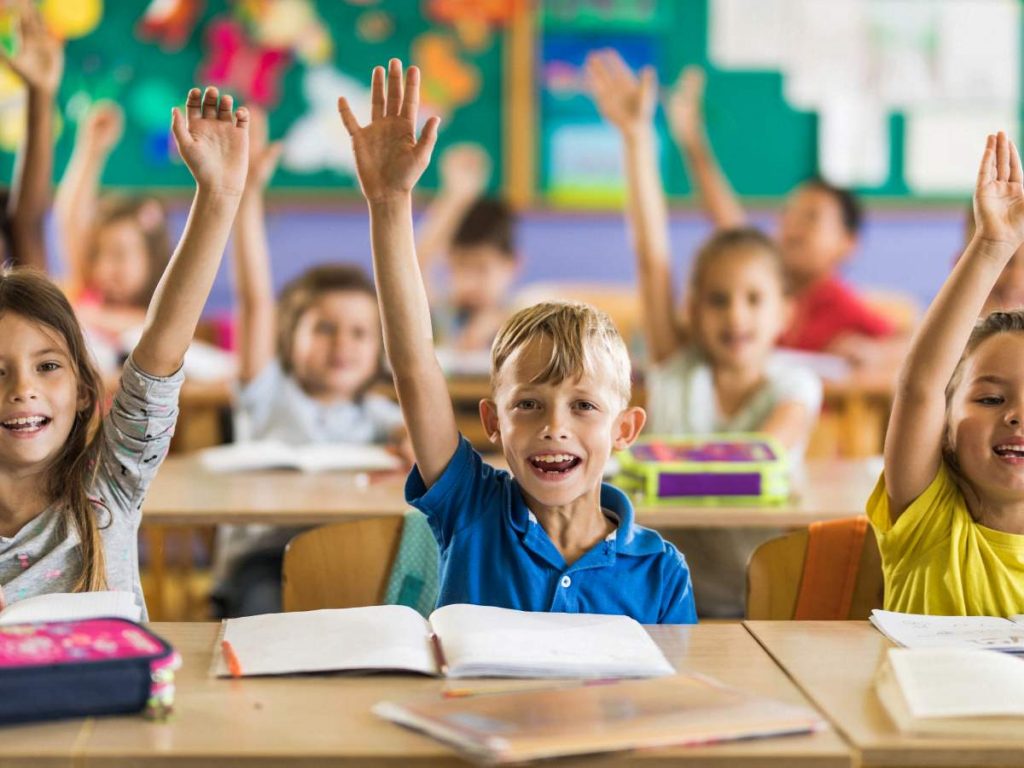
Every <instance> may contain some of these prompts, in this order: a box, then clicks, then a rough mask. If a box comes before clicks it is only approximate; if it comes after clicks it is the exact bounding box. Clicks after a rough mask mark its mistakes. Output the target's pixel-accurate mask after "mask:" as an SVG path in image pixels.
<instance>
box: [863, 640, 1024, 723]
mask: <svg viewBox="0 0 1024 768" xmlns="http://www.w3.org/2000/svg"><path fill="white" fill-rule="evenodd" d="M875 687H876V690H877V692H878V698H879V699H880V700H881V702H882V704H883V705H884V706H885V708H886V711H887V712H888V713H889V715H890V717H891V718H892V719H893V721H894V722H895V723H896V725H897V726H899V728H900V729H901V730H903V731H906V732H909V733H920V734H932V735H947V736H993V737H1006V738H1015V739H1019V738H1020V737H1021V734H1022V733H1024V660H1022V659H1019V658H1017V657H1015V656H1009V655H1006V654H1003V653H993V652H992V651H990V650H976V649H965V648H917V649H910V648H890V649H889V650H888V653H887V656H886V660H885V662H883V664H882V666H881V667H880V669H879V671H878V673H877V674H876V677H875Z"/></svg>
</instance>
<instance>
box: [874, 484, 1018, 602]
mask: <svg viewBox="0 0 1024 768" xmlns="http://www.w3.org/2000/svg"><path fill="white" fill-rule="evenodd" d="M867 515H868V519H869V520H871V524H872V526H874V529H875V534H876V536H877V538H878V548H879V550H880V552H881V554H882V572H883V573H884V574H885V607H886V609H888V610H890V611H903V612H905V613H927V614H933V615H943V616H1010V615H1013V614H1015V613H1024V535H1020V534H1015V533H1004V532H1003V531H996V530H993V529H991V528H986V527H985V526H984V525H979V524H978V523H976V522H974V520H973V518H971V514H970V512H968V511H967V504H966V502H965V501H964V496H963V493H961V491H960V489H959V488H958V487H957V484H956V481H955V480H954V479H953V476H952V475H951V474H950V472H949V469H948V468H947V467H946V465H945V464H942V465H941V466H940V467H939V472H938V474H937V475H936V476H935V479H934V480H932V482H931V485H929V486H928V487H927V488H926V489H925V491H924V493H922V494H921V495H920V496H918V497H917V498H916V499H915V500H914V502H913V503H912V504H911V505H910V506H909V507H907V510H906V511H905V512H904V513H903V514H902V515H900V518H899V520H897V521H896V525H893V524H892V522H891V520H890V517H889V496H888V494H887V493H886V490H885V475H882V477H880V478H879V479H878V485H876V486H875V490H874V492H873V493H872V494H871V498H869V499H868V505H867Z"/></svg>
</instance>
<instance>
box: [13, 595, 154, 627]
mask: <svg viewBox="0 0 1024 768" xmlns="http://www.w3.org/2000/svg"><path fill="white" fill-rule="evenodd" d="M110 616H113V617H116V618H119V619H131V620H132V621H138V620H139V619H140V618H141V616H142V608H141V607H139V605H138V603H136V602H135V595H133V594H132V593H131V592H68V593H53V594H49V595H36V596H35V597H26V598H25V599H24V600H18V601H17V602H16V603H11V604H9V605H8V606H7V607H6V608H5V609H4V610H3V611H0V625H5V624H31V623H34V622H40V621H71V620H73V619H97V618H107V617H110Z"/></svg>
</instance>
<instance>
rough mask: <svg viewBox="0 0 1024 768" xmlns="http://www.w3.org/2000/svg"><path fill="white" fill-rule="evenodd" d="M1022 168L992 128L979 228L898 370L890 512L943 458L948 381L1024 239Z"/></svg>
mask: <svg viewBox="0 0 1024 768" xmlns="http://www.w3.org/2000/svg"><path fill="white" fill-rule="evenodd" d="M1022 182H1024V174H1022V172H1021V165H1020V156H1019V155H1018V153H1017V148H1016V147H1015V146H1014V145H1013V142H1011V141H1009V140H1008V139H1007V138H1006V135H1005V134H1003V133H1000V134H999V135H998V136H989V137H988V141H987V142H986V144H985V154H984V155H983V156H982V159H981V168H980V169H979V170H978V181H977V186H976V187H975V192H974V216H975V220H976V221H977V229H976V231H975V234H974V237H973V239H972V240H971V242H970V243H969V244H968V246H967V249H966V250H965V251H964V255H963V256H962V257H961V258H960V260H959V261H958V262H957V263H956V266H955V267H953V271H952V272H951V273H950V275H949V277H948V278H947V279H946V282H945V283H944V284H943V286H942V288H941V289H940V290H939V293H938V295H937V296H936V297H935V300H934V301H933V302H932V304H931V306H930V307H929V308H928V312H927V313H926V314H925V317H924V322H923V323H922V325H921V327H920V329H918V332H917V334H916V335H915V336H914V339H913V342H912V343H911V347H910V352H909V354H908V355H907V357H906V360H905V361H904V364H903V368H902V369H901V371H900V378H899V384H898V386H897V388H896V397H895V400H894V401H893V407H892V417H891V418H890V420H889V429H888V431H887V433H886V437H885V485H886V491H887V492H888V494H889V502H890V509H891V510H892V513H891V514H892V519H893V522H895V520H896V518H898V517H899V516H900V514H902V512H903V511H904V510H905V509H906V508H907V506H908V505H909V504H910V503H911V502H912V501H913V500H914V499H916V498H917V497H918V496H920V495H921V493H922V492H923V491H924V490H925V489H926V488H927V487H928V485H929V484H930V483H931V481H932V480H933V479H934V478H935V473H936V472H937V471H938V468H939V463H940V462H941V461H942V442H943V434H944V431H945V428H946V398H945V389H946V385H947V384H948V383H949V380H950V378H951V377H952V375H953V371H954V370H955V369H956V365H957V362H958V361H959V360H960V357H961V355H962V354H963V351H964V347H965V346H966V344H967V339H968V338H969V337H970V335H971V330H972V329H973V328H974V324H975V321H976V320H977V318H978V313H979V312H980V311H981V308H982V306H984V304H985V300H986V299H987V298H988V295H989V293H990V292H991V290H992V286H993V285H995V282H996V280H997V279H998V278H999V275H1000V273H1001V272H1002V271H1003V268H1004V267H1005V266H1006V263H1007V262H1008V261H1009V260H1010V257H1011V256H1012V255H1013V252H1014V251H1015V250H1016V249H1017V247H1018V246H1019V245H1020V244H1021V242H1022V241H1024V187H1022Z"/></svg>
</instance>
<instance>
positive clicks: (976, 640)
mask: <svg viewBox="0 0 1024 768" xmlns="http://www.w3.org/2000/svg"><path fill="white" fill-rule="evenodd" d="M871 623H872V624H874V625H875V627H877V628H878V630H879V631H880V632H881V633H882V634H883V635H885V636H886V637H888V638H889V639H890V640H892V641H893V642H894V643H896V644H897V645H903V646H906V647H907V648H948V647H960V648H987V649H990V650H996V651H1010V652H1013V653H1024V626H1020V625H1017V624H1015V623H1013V622H1012V621H1008V620H1007V619H1003V618H999V617H998V616H921V615H918V614H913V613H896V612H894V611H880V610H878V609H875V610H873V611H872V612H871Z"/></svg>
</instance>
